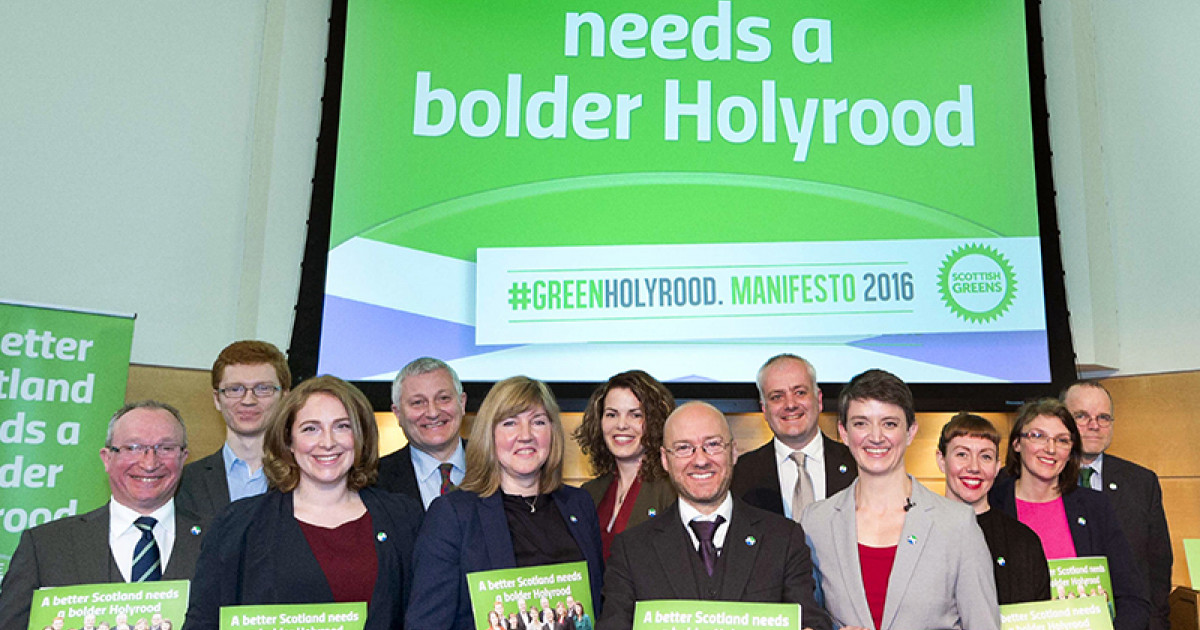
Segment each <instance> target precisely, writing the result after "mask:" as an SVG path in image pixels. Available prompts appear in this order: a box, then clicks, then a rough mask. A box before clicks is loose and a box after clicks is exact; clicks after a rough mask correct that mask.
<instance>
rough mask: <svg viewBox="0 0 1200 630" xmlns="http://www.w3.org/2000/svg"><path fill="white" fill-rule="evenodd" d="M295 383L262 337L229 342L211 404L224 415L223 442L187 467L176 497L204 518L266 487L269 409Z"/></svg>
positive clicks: (216, 368)
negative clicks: (265, 436)
mask: <svg viewBox="0 0 1200 630" xmlns="http://www.w3.org/2000/svg"><path fill="white" fill-rule="evenodd" d="M291 387H292V372H291V370H289V369H288V364H287V358H286V357H284V356H283V353H282V352H280V351H279V349H278V348H276V347H275V346H273V345H271V344H269V343H266V342H264V341H238V342H235V343H232V344H230V345H229V346H227V347H226V348H225V349H224V350H222V351H221V354H219V355H217V360H216V361H215V362H213V367H212V388H213V392H212V395H213V404H214V405H216V407H217V411H220V412H221V416H222V417H224V419H225V444H223V445H222V446H221V448H220V449H218V450H217V452H215V453H213V454H211V455H209V456H207V457H204V458H201V459H199V460H196V461H194V462H192V463H190V464H188V465H187V466H185V467H184V469H183V478H182V479H181V480H180V482H179V496H178V497H176V500H177V501H178V502H179V505H180V506H181V507H183V508H184V509H186V510H189V511H191V512H194V513H196V514H199V515H201V516H203V517H205V518H212V517H214V516H216V515H217V514H220V513H221V511H222V510H224V509H225V506H227V505H229V503H230V502H231V501H237V500H238V499H241V498H244V497H252V496H255V495H259V494H262V493H264V492H266V491H267V478H266V476H265V475H264V474H263V469H262V456H263V431H264V430H265V429H266V427H267V416H268V415H270V411H271V407H274V406H275V403H277V402H279V399H280V398H282V397H283V395H284V394H286V393H287V392H288V390H289V389H291Z"/></svg>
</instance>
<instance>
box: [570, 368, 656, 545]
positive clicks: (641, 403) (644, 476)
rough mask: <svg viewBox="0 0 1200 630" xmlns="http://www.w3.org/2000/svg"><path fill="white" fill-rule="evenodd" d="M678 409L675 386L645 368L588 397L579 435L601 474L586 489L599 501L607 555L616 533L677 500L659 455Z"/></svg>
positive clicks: (615, 378) (582, 447) (621, 376)
mask: <svg viewBox="0 0 1200 630" xmlns="http://www.w3.org/2000/svg"><path fill="white" fill-rule="evenodd" d="M674 409H675V397H674V396H672V395H671V392H670V391H668V390H667V388H666V387H664V386H663V384H662V383H660V382H658V381H657V380H655V379H654V377H653V376H650V375H649V374H647V373H645V372H643V371H641V370H630V371H628V372H622V373H620V374H617V375H616V376H613V377H612V378H610V379H608V382H607V383H605V384H603V385H601V386H600V387H598V388H596V391H594V392H592V397H591V398H590V399H589V400H588V404H587V408H586V409H584V412H583V423H582V424H580V425H579V428H578V429H576V430H575V434H574V437H575V440H576V441H577V442H579V448H580V450H582V451H583V454H584V455H585V456H587V458H588V460H589V461H590V462H591V465H592V472H593V473H595V474H596V478H595V479H592V480H591V481H589V482H587V483H585V484H583V489H584V490H586V491H587V492H588V494H590V495H591V496H592V500H593V501H595V503H596V512H597V515H598V516H599V518H600V538H601V540H602V542H603V543H604V559H605V560H607V559H608V554H609V548H610V546H611V545H612V540H613V537H614V536H616V535H617V534H619V533H621V532H622V531H624V530H625V529H626V528H628V527H633V526H634V525H637V524H638V523H641V522H643V521H646V520H647V519H650V518H652V517H654V516H655V515H656V514H658V512H660V511H661V510H663V509H665V508H666V507H668V506H670V505H671V503H672V502H674V501H675V490H674V488H672V487H671V481H670V480H669V479H667V475H666V472H665V471H664V470H663V467H662V460H661V458H660V456H659V449H660V448H661V447H662V439H663V424H664V423H665V422H666V421H667V416H668V415H670V413H671V411H672V410H674Z"/></svg>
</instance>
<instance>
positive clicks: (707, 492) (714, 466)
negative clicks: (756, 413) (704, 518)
mask: <svg viewBox="0 0 1200 630" xmlns="http://www.w3.org/2000/svg"><path fill="white" fill-rule="evenodd" d="M716 441H720V442H724V443H726V446H725V450H724V452H722V453H719V454H717V455H709V454H708V453H706V452H705V451H704V448H703V445H704V444H706V443H713V442H716ZM685 444H686V445H691V446H692V447H694V448H695V452H694V453H692V455H691V456H689V457H679V456H678V455H676V454H675V453H674V449H675V448H677V447H679V446H681V445H685ZM734 453H735V448H734V444H733V435H732V434H731V433H730V432H729V423H728V422H726V421H725V417H724V416H723V415H721V412H719V411H716V410H715V409H713V408H711V407H709V406H707V405H699V404H694V403H693V404H685V405H683V406H681V407H680V408H679V409H677V410H676V411H675V412H674V413H673V414H671V416H670V417H669V418H668V419H667V425H666V426H665V427H664V428H663V449H662V464H663V468H665V469H666V470H667V473H668V474H669V475H670V476H671V482H672V483H673V484H674V485H675V490H676V492H677V493H678V494H679V498H681V499H683V500H684V501H686V502H687V503H688V504H689V505H691V506H692V507H694V508H696V509H697V510H699V511H700V513H702V514H711V513H712V512H713V511H714V510H716V509H717V508H718V507H720V505H721V502H722V501H724V500H725V495H726V494H727V493H728V492H729V482H730V480H732V479H733V463H734V461H735V460H736V459H737V458H736V456H735V454H734Z"/></svg>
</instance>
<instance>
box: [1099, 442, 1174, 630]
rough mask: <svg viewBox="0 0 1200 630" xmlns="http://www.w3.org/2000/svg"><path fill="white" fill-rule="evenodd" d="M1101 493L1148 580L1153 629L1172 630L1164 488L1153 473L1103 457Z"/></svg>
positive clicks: (1169, 543)
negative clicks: (1168, 599) (1110, 504)
mask: <svg viewBox="0 0 1200 630" xmlns="http://www.w3.org/2000/svg"><path fill="white" fill-rule="evenodd" d="M1103 461H1104V464H1103V467H1104V470H1103V472H1101V475H1100V476H1101V481H1103V482H1104V485H1103V488H1102V489H1101V492H1103V493H1104V496H1106V497H1108V500H1109V502H1111V503H1112V506H1113V510H1115V511H1116V513H1117V521H1118V522H1120V523H1121V531H1122V532H1123V533H1124V534H1125V538H1127V539H1128V540H1129V547H1130V548H1131V549H1132V550H1133V558H1134V560H1136V561H1137V564H1138V568H1139V569H1141V571H1142V575H1144V576H1145V577H1146V582H1147V589H1148V590H1147V593H1148V596H1149V599H1150V630H1170V628H1171V620H1170V616H1171V610H1170V606H1169V605H1168V604H1167V598H1168V597H1169V596H1170V595H1171V564H1172V562H1173V561H1174V556H1173V554H1172V552H1171V532H1170V531H1168V530H1167V515H1166V513H1165V512H1164V511H1163V502H1162V487H1161V486H1160V485H1159V483H1158V475H1156V474H1154V471H1152V470H1150V469H1148V468H1143V467H1141V466H1138V465H1137V464H1135V463H1133V462H1131V461H1129V460H1126V459H1121V458H1120V457H1117V456H1115V455H1109V454H1108V453H1105V454H1104V460H1103Z"/></svg>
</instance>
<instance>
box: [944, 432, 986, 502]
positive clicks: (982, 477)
mask: <svg viewBox="0 0 1200 630" xmlns="http://www.w3.org/2000/svg"><path fill="white" fill-rule="evenodd" d="M937 464H938V468H939V469H941V471H942V472H943V473H945V474H946V496H947V497H948V498H951V499H957V500H959V501H962V502H963V503H966V504H967V505H970V506H971V507H973V508H975V511H976V513H977V514H978V513H981V512H986V511H987V508H988V502H987V493H988V490H991V489H992V482H994V481H995V480H996V473H998V472H1000V454H999V451H998V449H997V448H996V445H995V444H994V443H993V442H992V441H991V440H989V439H987V438H981V437H972V436H969V435H962V436H959V437H956V438H954V439H952V440H950V442H949V443H948V444H946V454H945V455H944V456H943V455H942V453H941V452H940V451H939V452H938V453H937ZM981 508H982V509H981Z"/></svg>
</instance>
